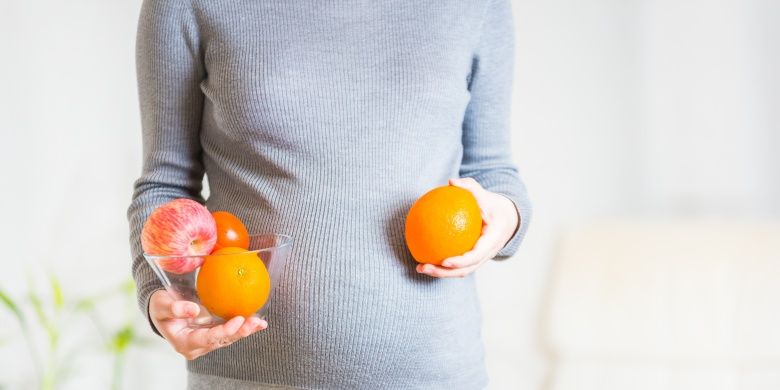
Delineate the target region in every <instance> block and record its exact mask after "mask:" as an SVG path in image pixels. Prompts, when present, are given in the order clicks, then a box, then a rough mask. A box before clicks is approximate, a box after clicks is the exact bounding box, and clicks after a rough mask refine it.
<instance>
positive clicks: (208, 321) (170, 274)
mask: <svg viewBox="0 0 780 390" xmlns="http://www.w3.org/2000/svg"><path fill="white" fill-rule="evenodd" d="M292 243H293V239H292V237H290V236H287V235H284V234H252V235H250V236H249V250H247V251H246V252H243V253H256V254H257V256H258V257H259V258H260V260H262V262H263V264H264V265H265V267H266V269H268V273H269V276H270V277H271V292H270V295H269V297H268V300H267V301H266V302H265V304H264V305H263V307H261V308H260V309H259V310H257V312H256V313H255V315H257V316H258V317H260V318H265V316H266V314H267V311H268V303H269V302H271V300H272V299H273V298H274V286H275V285H276V283H277V282H278V281H279V278H280V277H281V276H282V272H283V271H284V267H285V264H286V263H287V258H288V257H289V255H290V249H291V247H292ZM217 256H219V255H217ZM144 257H145V258H146V261H147V263H149V265H150V266H151V267H152V269H153V270H154V272H155V273H156V274H157V277H158V278H160V281H161V282H162V284H163V286H165V289H166V290H168V292H169V293H171V294H172V295H173V296H174V297H175V298H176V299H179V300H186V301H191V302H195V303H196V304H198V306H200V313H199V314H198V316H197V317H195V318H192V319H190V326H192V327H195V328H202V327H212V326H215V325H218V324H222V323H225V322H226V321H227V320H226V319H223V318H221V317H218V316H216V315H213V314H211V313H210V312H209V311H208V309H206V308H205V307H204V306H203V305H202V304H201V303H200V299H199V298H198V291H197V289H196V287H195V285H196V282H197V280H198V271H199V270H200V266H201V265H202V264H203V262H204V260H205V259H206V256H153V255H147V254H144ZM183 270H185V271H186V272H182V271H183Z"/></svg>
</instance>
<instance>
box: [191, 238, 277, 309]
mask: <svg viewBox="0 0 780 390" xmlns="http://www.w3.org/2000/svg"><path fill="white" fill-rule="evenodd" d="M196 288H197V290H198V296H199V297H200V302H201V303H202V304H203V306H205V307H206V309H208V310H209V311H210V312H211V313H212V314H214V315H217V316H219V317H222V318H223V319H230V318H232V317H235V316H244V317H248V316H250V315H252V314H254V313H255V312H256V311H257V310H259V309H260V308H261V307H263V305H264V304H265V302H266V301H267V300H268V295H269V293H270V292H271V277H270V276H269V275H268V270H267V269H266V268H265V265H264V264H263V262H262V260H260V257H258V256H257V253H254V252H247V251H246V249H243V248H238V247H225V248H221V249H219V250H217V251H214V252H213V253H212V254H210V255H208V256H206V260H205V261H204V262H203V265H202V266H201V267H200V271H199V272H198V280H197V282H196Z"/></svg>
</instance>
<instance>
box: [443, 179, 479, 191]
mask: <svg viewBox="0 0 780 390" xmlns="http://www.w3.org/2000/svg"><path fill="white" fill-rule="evenodd" d="M449 184H451V185H454V186H457V187H461V188H465V189H467V190H469V191H471V192H474V193H475V195H476V193H478V192H480V191H482V190H484V188H482V186H481V185H480V184H479V183H478V182H477V181H476V180H474V178H473V177H457V178H452V179H450V180H449Z"/></svg>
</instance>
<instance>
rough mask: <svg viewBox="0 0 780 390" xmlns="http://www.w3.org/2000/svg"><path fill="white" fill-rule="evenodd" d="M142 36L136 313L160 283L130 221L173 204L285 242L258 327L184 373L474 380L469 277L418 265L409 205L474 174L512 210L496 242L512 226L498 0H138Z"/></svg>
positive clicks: (309, 384) (507, 21) (360, 380)
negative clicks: (290, 241) (407, 240)
mask: <svg viewBox="0 0 780 390" xmlns="http://www.w3.org/2000/svg"><path fill="white" fill-rule="evenodd" d="M137 38H138V39H137V71H138V88H139V96H140V105H141V116H142V126H143V172H142V174H141V176H140V177H139V178H138V179H137V180H136V181H135V187H134V194H133V198H132V202H131V204H130V206H129V208H128V210H127V216H128V220H129V224H130V243H131V247H132V256H133V275H134V277H135V280H136V282H137V285H138V300H139V305H140V307H141V309H142V311H143V312H144V313H147V310H148V302H149V296H150V294H151V293H152V292H153V291H154V290H155V289H159V288H160V283H159V281H158V280H157V279H156V277H155V275H154V274H153V273H152V270H151V269H150V268H149V266H148V265H147V264H146V263H145V262H144V259H143V257H142V249H141V245H140V232H141V229H142V227H143V224H144V222H145V221H146V218H147V217H148V216H149V214H150V213H151V212H152V210H154V209H155V208H156V207H158V206H160V205H161V204H163V203H165V202H167V201H170V200H172V199H174V198H180V197H187V198H192V199H196V200H198V201H200V202H202V203H204V204H206V205H207V207H208V208H209V209H210V210H212V211H215V210H227V211H230V212H232V213H234V214H236V215H237V216H238V217H239V218H240V219H241V220H243V221H244V222H245V223H246V225H247V227H248V229H249V231H250V232H252V233H262V232H275V233H284V234H288V235H290V236H292V237H293V238H294V239H295V244H294V248H293V251H292V254H291V258H290V260H289V262H288V266H287V268H286V270H285V272H284V278H283V280H282V281H281V282H280V283H277V284H276V285H275V286H274V287H273V288H274V292H273V298H272V301H271V302H270V303H269V305H270V306H269V314H268V323H269V328H268V329H267V330H265V331H263V332H259V333H257V334H254V335H252V336H250V337H248V338H246V339H243V340H241V341H239V342H237V343H235V344H233V345H231V346H229V347H226V348H222V349H219V350H216V351H214V352H211V353H209V354H207V355H205V356H203V357H201V358H199V359H197V360H194V361H191V362H188V364H187V368H188V370H189V371H190V387H191V388H206V387H209V388H215V387H231V386H238V385H237V384H238V383H243V384H244V385H246V383H247V381H248V382H249V383H253V382H257V383H258V386H260V384H266V385H267V386H269V387H273V386H279V385H281V386H290V387H297V388H312V389H314V388H317V389H353V388H354V389H358V388H360V389H386V388H387V389H476V388H482V387H484V386H485V385H486V383H487V377H486V371H485V366H484V356H483V345H482V338H481V334H480V329H481V315H480V306H479V302H478V297H477V292H476V289H475V279H474V276H473V275H469V276H468V277H466V278H462V279H461V278H457V279H437V278H432V277H429V276H425V275H420V274H417V273H416V272H415V270H414V267H415V264H416V263H415V262H414V261H413V259H412V258H411V256H410V254H409V252H408V250H407V249H406V246H405V244H404V217H405V215H406V213H407V211H408V210H409V207H410V206H411V205H412V203H413V202H414V200H415V199H416V198H418V197H419V196H420V195H422V194H423V193H425V192H426V191H428V190H430V189H431V188H433V187H436V186H439V185H444V184H446V183H447V179H448V178H451V177H474V178H475V179H476V180H477V181H478V182H479V183H481V184H482V185H483V186H484V187H485V188H487V189H488V190H491V191H494V192H497V193H500V194H503V195H505V196H507V197H508V198H510V199H511V200H512V201H513V202H514V203H515V205H516V207H517V208H518V210H519V212H520V215H521V219H522V223H521V224H520V228H519V229H518V231H517V232H516V233H515V235H514V236H513V238H512V239H511V241H510V242H509V243H508V244H507V245H506V246H505V247H504V248H503V249H502V250H501V252H500V253H499V254H498V256H497V257H496V258H497V259H502V258H506V257H509V256H511V255H512V254H513V253H514V252H515V251H516V250H517V247H518V245H519V244H520V241H521V240H522V238H523V236H524V235H525V231H526V229H527V227H528V221H529V219H530V213H531V208H530V203H529V201H528V198H527V196H526V191H525V187H524V185H523V182H522V181H521V179H520V177H519V176H518V173H517V169H516V167H515V165H514V164H513V163H512V160H511V155H510V126H509V116H510V115H509V114H510V100H511V99H510V92H511V84H512V72H513V43H514V38H513V22H512V16H511V10H510V2H509V0H453V1H430V2H421V1H412V0H393V1H385V2H376V1H367V0H338V1H320V0H317V1H314V0H294V1H288V0H271V1H259V0H208V1H206V0H146V1H144V3H143V6H142V10H141V15H140V22H139V27H138V37H137ZM204 174H205V177H206V178H207V180H208V184H209V189H210V196H209V198H208V199H207V200H206V199H203V197H202V195H201V189H202V180H203V178H204ZM198 378H200V379H198ZM231 379H235V380H241V381H244V382H231ZM199 381H201V382H202V383H201V382H199ZM215 381H216V382H215ZM237 388H238V387H237ZM240 388H244V387H240Z"/></svg>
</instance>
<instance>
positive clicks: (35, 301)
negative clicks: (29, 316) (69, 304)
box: [29, 288, 59, 345]
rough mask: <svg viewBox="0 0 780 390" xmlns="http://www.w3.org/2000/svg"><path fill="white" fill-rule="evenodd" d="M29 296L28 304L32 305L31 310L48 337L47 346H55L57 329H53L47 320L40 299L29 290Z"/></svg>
mask: <svg viewBox="0 0 780 390" xmlns="http://www.w3.org/2000/svg"><path fill="white" fill-rule="evenodd" d="M29 296H30V303H31V304H32V307H33V310H34V311H35V315H36V316H37V318H38V322H39V323H40V324H41V326H42V327H43V328H44V329H46V334H47V335H48V336H49V345H56V344H57V341H58V340H59V332H57V329H56V328H55V327H54V325H53V324H52V323H51V321H50V320H49V317H48V316H47V315H46V311H45V310H44V309H43V303H42V302H41V298H40V297H39V296H38V294H36V293H35V291H34V290H33V289H32V288H30V291H29Z"/></svg>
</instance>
